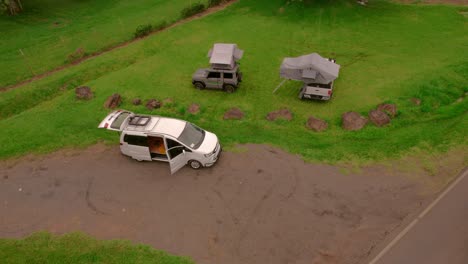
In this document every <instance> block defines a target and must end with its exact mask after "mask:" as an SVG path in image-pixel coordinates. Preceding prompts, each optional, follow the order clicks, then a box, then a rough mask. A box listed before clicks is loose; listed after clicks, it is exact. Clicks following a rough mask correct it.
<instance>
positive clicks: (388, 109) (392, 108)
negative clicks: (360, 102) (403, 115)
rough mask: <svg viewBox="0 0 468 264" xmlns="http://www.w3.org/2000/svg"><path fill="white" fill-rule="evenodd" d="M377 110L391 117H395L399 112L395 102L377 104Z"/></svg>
mask: <svg viewBox="0 0 468 264" xmlns="http://www.w3.org/2000/svg"><path fill="white" fill-rule="evenodd" d="M377 110H380V111H382V112H385V113H387V115H389V116H390V117H391V118H394V117H395V116H396V114H397V107H396V105H395V104H380V105H379V106H377Z"/></svg>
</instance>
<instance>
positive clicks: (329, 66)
mask: <svg viewBox="0 0 468 264" xmlns="http://www.w3.org/2000/svg"><path fill="white" fill-rule="evenodd" d="M339 71H340V65H338V64H336V61H335V60H334V59H327V58H323V57H321V56H320V55H319V54H317V53H312V54H308V55H303V56H299V57H295V58H284V60H283V62H282V63H281V66H280V76H281V77H282V78H284V79H285V80H297V81H302V82H303V83H304V85H303V86H302V88H301V91H300V92H299V98H301V99H305V98H307V99H318V100H329V99H330V98H331V96H332V94H333V83H334V81H335V79H336V78H338V75H339ZM283 83H284V81H283ZM279 87H280V86H278V87H277V88H276V89H275V91H276V90H277V89H278V88H279Z"/></svg>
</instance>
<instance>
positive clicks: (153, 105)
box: [146, 99, 162, 110]
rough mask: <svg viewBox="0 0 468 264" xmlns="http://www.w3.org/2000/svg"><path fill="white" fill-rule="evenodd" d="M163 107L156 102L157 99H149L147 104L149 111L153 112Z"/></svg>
mask: <svg viewBox="0 0 468 264" xmlns="http://www.w3.org/2000/svg"><path fill="white" fill-rule="evenodd" d="M161 106H162V104H161V102H160V101H158V100H156V99H149V100H148V102H146V108H147V109H148V110H153V109H155V108H156V109H157V108H160V107H161Z"/></svg>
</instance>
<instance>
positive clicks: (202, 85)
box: [193, 82, 205, 90]
mask: <svg viewBox="0 0 468 264" xmlns="http://www.w3.org/2000/svg"><path fill="white" fill-rule="evenodd" d="M193 85H194V86H195V88H197V89H198V90H203V89H205V85H204V84H203V83H202V82H194V83H193Z"/></svg>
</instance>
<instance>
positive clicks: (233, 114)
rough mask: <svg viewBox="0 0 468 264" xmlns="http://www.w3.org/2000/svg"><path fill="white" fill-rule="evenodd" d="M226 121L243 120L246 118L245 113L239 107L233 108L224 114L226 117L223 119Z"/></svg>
mask: <svg viewBox="0 0 468 264" xmlns="http://www.w3.org/2000/svg"><path fill="white" fill-rule="evenodd" d="M223 118H224V119H225V120H227V119H235V120H239V119H242V118H244V112H242V111H241V110H240V109H239V108H237V107H233V108H231V109H229V110H228V111H227V112H226V113H224V117H223Z"/></svg>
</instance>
